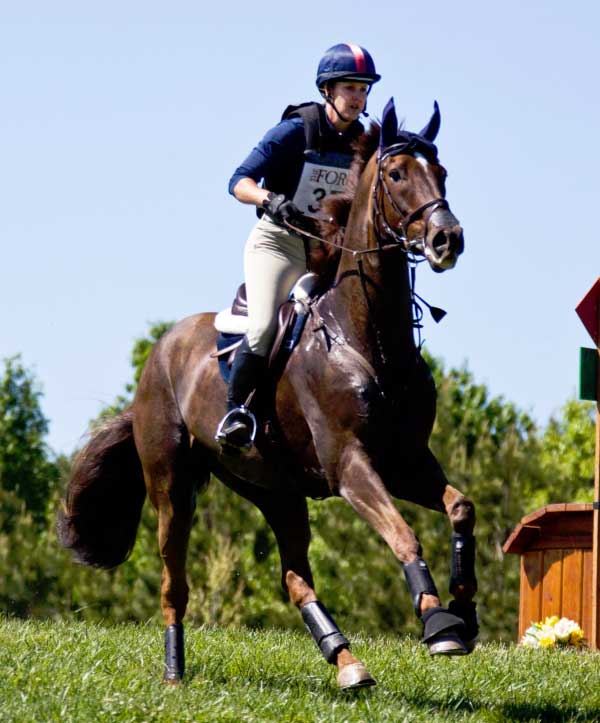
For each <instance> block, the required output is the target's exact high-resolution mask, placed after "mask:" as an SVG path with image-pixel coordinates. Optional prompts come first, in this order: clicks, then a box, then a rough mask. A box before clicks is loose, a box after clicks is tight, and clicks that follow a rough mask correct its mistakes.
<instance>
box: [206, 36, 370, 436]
mask: <svg viewBox="0 0 600 723" xmlns="http://www.w3.org/2000/svg"><path fill="white" fill-rule="evenodd" d="M380 77H381V76H380V75H378V74H377V73H376V72H375V64H374V62H373V59H372V58H371V55H370V54H369V53H368V52H367V50H365V49H364V48H362V47H360V46H359V45H354V44H353V43H339V44H338V45H334V46H333V47H331V48H329V49H328V50H327V51H326V52H325V54H324V55H323V57H322V58H321V61H320V62H319V67H318V69H317V78H316V84H317V88H318V89H319V92H320V93H321V95H322V97H323V99H324V103H323V104H319V103H303V104H302V105H300V106H288V108H287V109H286V110H285V112H284V114H283V117H282V120H281V121H280V122H279V123H278V125H276V126H275V127H274V128H272V129H271V130H269V131H268V132H267V133H266V134H265V136H264V137H263V139H262V140H261V141H259V143H258V145H257V146H256V147H255V148H254V149H253V150H252V152H251V153H250V155H249V156H248V157H247V158H246V160H245V161H243V163H242V164H241V166H239V168H237V170H236V171H235V173H234V174H233V176H232V177H231V180H230V182H229V191H230V193H232V194H233V195H234V196H235V198H237V200H238V201H240V202H241V203H247V204H253V205H255V206H256V207H257V214H258V216H259V221H258V222H257V223H256V225H255V226H254V228H253V230H252V231H251V233H250V236H249V238H248V240H247V242H246V247H245V250H244V277H245V282H246V296H247V302H248V331H247V333H246V336H245V338H244V340H243V342H242V344H241V346H240V348H239V349H238V352H237V354H236V356H235V360H234V363H233V367H232V369H231V376H230V380H229V389H228V394H227V410H228V415H229V416H228V417H226V418H224V419H223V421H222V423H221V425H220V427H222V429H221V430H220V432H219V433H218V434H217V439H218V441H220V442H225V443H227V444H231V445H233V446H236V447H243V446H248V445H249V441H250V433H251V420H250V418H249V415H248V414H247V413H246V410H245V407H244V403H245V402H246V400H247V398H248V395H249V394H250V393H251V392H252V390H253V389H255V388H256V387H257V385H258V384H259V383H260V380H261V377H262V376H263V375H264V373H265V371H266V367H267V355H268V352H269V349H270V347H271V343H272V341H273V337H274V335H275V332H276V328H277V309H278V308H279V306H280V305H281V304H282V303H283V302H284V301H285V300H286V298H287V297H288V294H289V293H290V291H291V289H292V287H293V286H294V283H295V282H296V281H297V280H298V279H299V278H300V276H302V275H303V274H304V273H306V256H305V247H304V240H303V238H302V237H301V236H299V235H298V234H297V233H294V232H293V231H292V230H290V229H289V228H288V227H286V224H287V223H288V222H289V223H291V224H292V225H294V226H297V225H298V224H299V223H301V220H302V217H303V216H309V217H313V218H316V217H317V216H318V214H319V202H320V201H321V200H322V199H323V198H324V197H325V196H327V195H329V194H331V193H336V192H340V191H342V190H343V187H344V183H345V180H346V177H347V170H348V168H349V167H350V163H351V160H352V155H353V150H352V143H353V141H355V140H356V139H357V138H358V136H359V135H360V134H361V133H362V132H363V130H364V129H363V126H362V124H361V123H360V122H359V120H358V118H359V116H360V115H361V113H364V112H365V108H366V104H367V96H368V94H369V91H370V89H371V86H372V85H373V83H376V82H377V81H378V80H379V79H380ZM261 181H262V185H260V186H259V183H260V182H261ZM233 410H235V413H232V414H230V413H231V412H232V411H233Z"/></svg>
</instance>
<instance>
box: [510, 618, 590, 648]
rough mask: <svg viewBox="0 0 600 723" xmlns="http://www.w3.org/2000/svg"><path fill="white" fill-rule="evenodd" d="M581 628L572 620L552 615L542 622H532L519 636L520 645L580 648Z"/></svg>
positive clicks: (581, 642) (581, 640) (581, 641)
mask: <svg viewBox="0 0 600 723" xmlns="http://www.w3.org/2000/svg"><path fill="white" fill-rule="evenodd" d="M583 644H584V643H583V630H582V629H581V628H580V627H579V625H577V623H576V622H573V620H569V619H568V618H560V619H559V617H558V615H553V616H552V617H550V618H546V619H545V620H544V622H539V623H532V624H531V625H530V626H529V627H528V628H527V630H526V631H525V635H523V637H522V638H521V645H526V646H527V647H529V648H566V647H568V646H572V647H575V648H580V647H581V646H582V645H583Z"/></svg>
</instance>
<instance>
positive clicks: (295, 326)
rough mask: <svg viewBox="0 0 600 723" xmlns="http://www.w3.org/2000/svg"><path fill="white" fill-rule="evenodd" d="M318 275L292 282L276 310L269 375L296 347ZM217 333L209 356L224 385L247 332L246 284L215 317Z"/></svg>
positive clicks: (304, 276) (281, 364)
mask: <svg viewBox="0 0 600 723" xmlns="http://www.w3.org/2000/svg"><path fill="white" fill-rule="evenodd" d="M318 285H319V276H318V275H317V274H315V273H312V272H309V273H306V274H304V275H303V276H301V277H300V278H299V279H298V281H297V282H296V283H295V285H294V287H293V289H292V290H291V292H290V295H289V297H288V299H287V300H286V301H284V302H283V304H282V305H281V306H280V307H279V311H278V314H277V332H276V334H275V339H274V341H273V344H272V346H271V351H270V352H269V359H268V369H269V373H270V375H271V376H273V375H275V374H276V373H277V372H279V371H281V370H282V369H283V367H284V366H285V363H286V362H287V359H288V357H289V355H290V354H291V352H292V350H293V349H294V348H295V346H296V345H297V343H298V341H299V340H300V337H301V335H302V331H303V330H304V325H305V324H306V319H307V317H308V313H309V303H310V301H311V300H312V299H313V298H315V296H316V295H317V290H318ZM214 324H215V329H216V330H217V331H218V332H219V336H218V337H217V349H216V351H214V352H212V354H211V355H210V356H211V357H212V358H213V359H214V358H217V359H218V360H219V370H220V372H221V376H222V377H223V380H224V381H225V383H228V382H229V373H230V370H231V365H232V364H233V360H234V358H235V354H236V351H237V349H238V347H239V346H240V344H241V343H242V339H243V338H244V334H245V333H246V332H247V330H248V301H247V298H246V284H241V285H240V287H239V288H238V290H237V293H236V295H235V298H234V300H233V303H232V304H231V307H230V308H229V309H224V310H223V311H220V312H219V313H218V314H217V316H216V317H215V322H214Z"/></svg>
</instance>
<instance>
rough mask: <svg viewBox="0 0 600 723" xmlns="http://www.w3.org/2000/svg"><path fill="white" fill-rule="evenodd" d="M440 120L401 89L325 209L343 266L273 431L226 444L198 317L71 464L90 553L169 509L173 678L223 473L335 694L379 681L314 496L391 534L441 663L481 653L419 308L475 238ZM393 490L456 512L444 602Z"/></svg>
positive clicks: (325, 238) (305, 335)
mask: <svg viewBox="0 0 600 723" xmlns="http://www.w3.org/2000/svg"><path fill="white" fill-rule="evenodd" d="M440 117H441V116H440V111H439V107H438V105H437V102H436V103H435V105H434V112H433V115H432V116H431V118H430V120H429V122H428V124H427V125H426V126H425V128H424V129H423V130H422V131H421V132H419V133H412V132H409V131H407V130H404V129H403V128H401V127H399V125H398V121H397V118H396V112H395V108H394V102H393V99H390V101H389V103H388V104H387V106H386V108H385V110H384V113H383V115H382V119H381V123H380V124H373V125H372V127H371V129H370V131H369V132H367V133H366V134H364V137H363V138H362V140H361V144H362V145H361V147H360V148H359V149H358V150H357V153H356V155H355V159H354V161H353V165H352V168H351V172H350V176H351V178H352V179H353V180H352V183H351V184H350V188H349V191H348V192H347V193H346V194H344V195H340V196H336V197H333V199H332V200H331V201H330V203H329V205H328V206H327V207H326V209H325V210H327V209H330V211H331V215H330V216H329V217H326V218H324V220H323V221H322V223H321V229H322V235H321V236H319V237H318V239H319V243H320V245H321V247H323V248H329V249H331V250H332V255H331V256H332V258H333V257H335V258H336V262H335V263H336V264H337V265H336V266H335V273H333V274H332V278H333V282H332V283H331V284H330V285H329V286H328V288H327V289H326V290H325V291H323V292H322V293H321V294H320V295H318V296H317V297H316V298H315V299H314V300H313V301H312V302H311V304H310V314H309V318H308V321H307V323H306V324H305V327H304V329H303V332H302V335H301V337H300V340H299V343H298V344H297V346H296V348H295V349H294V350H293V352H292V353H291V355H290V357H289V359H288V361H287V364H286V365H285V368H284V369H283V371H282V372H281V374H280V375H279V377H278V379H277V383H276V384H275V383H274V384H273V386H272V388H271V394H272V399H271V409H272V412H273V419H274V426H275V428H276V433H273V434H267V433H266V432H265V433H264V434H259V435H258V436H257V439H256V443H255V445H254V447H253V448H252V449H251V450H249V451H246V452H239V453H238V454H233V453H230V452H228V451H227V450H226V449H223V448H222V447H221V446H220V445H219V444H218V443H217V442H216V441H215V438H214V435H215V429H216V427H217V424H218V422H219V419H220V418H221V417H222V416H223V413H224V410H225V399H226V385H225V383H224V382H223V380H222V379H221V377H220V374H219V369H218V363H217V360H216V359H215V358H214V354H213V352H214V349H215V346H216V339H217V332H216V330H215V328H214V324H213V322H214V319H215V314H214V313H202V314H197V315H194V316H191V317H189V318H186V319H184V320H183V321H180V322H179V323H177V324H176V325H175V326H174V327H172V329H171V330H170V331H168V332H167V333H165V334H164V335H163V336H162V337H161V338H160V340H159V341H158V342H157V343H156V345H155V347H154V349H153V351H152V353H151V355H150V357H149V359H148V361H147V363H146V365H145V368H144V370H143V374H142V376H141V379H140V382H139V385H138V388H137V392H136V394H135V398H134V400H133V402H132V404H131V406H130V407H129V408H127V409H126V410H125V411H124V412H122V413H121V414H119V415H118V416H116V417H115V418H113V419H111V420H110V421H108V422H107V423H106V424H105V425H104V426H102V427H100V428H99V429H97V430H96V431H95V432H93V433H92V434H91V436H90V438H89V441H88V442H87V444H86V445H85V446H84V447H83V449H82V450H81V452H80V453H79V455H78V457H77V459H76V461H75V463H74V469H73V472H72V477H71V479H70V481H69V483H68V485H67V490H66V495H65V499H64V500H63V504H62V509H61V510H60V511H59V514H58V521H57V530H58V535H59V540H60V542H61V543H62V545H63V546H64V547H66V548H68V549H70V550H71V551H72V552H73V554H74V556H75V558H76V559H77V560H78V561H79V562H83V563H86V564H89V565H93V566H97V567H101V568H112V567H115V566H116V565H118V564H120V563H121V562H123V561H124V560H125V559H126V558H127V556H128V555H129V553H130V552H131V550H132V548H133V545H134V543H135V538H136V531H137V527H138V523H139V520H140V514H141V509H142V505H143V503H144V499H145V496H146V493H147V494H148V496H149V498H150V500H151V502H152V504H153V506H154V507H155V508H156V510H157V513H158V544H159V550H160V557H161V558H162V563H163V571H162V578H161V593H160V594H161V607H162V613H163V616H164V621H165V624H166V629H165V665H164V674H163V679H164V680H165V681H167V682H170V683H173V684H176V683H178V682H179V681H181V680H182V677H183V675H184V671H185V654H184V636H183V619H184V615H185V612H186V605H187V602H188V593H189V588H188V583H187V581H186V554H187V547H188V540H189V535H190V529H191V525H192V516H193V513H194V510H195V506H196V500H197V496H198V493H199V492H201V491H202V490H203V488H204V487H205V486H206V485H207V484H208V481H209V478H210V476H211V475H213V476H214V477H216V478H217V479H218V480H220V481H221V482H222V483H224V484H225V485H227V486H228V487H230V488H231V489H232V490H234V491H235V492H236V493H238V494H240V495H242V496H243V497H244V498H246V499H247V500H249V501H250V502H252V503H253V504H254V505H256V506H257V507H258V508H259V509H260V510H261V512H262V514H263V515H264V517H265V518H266V520H267V522H268V524H269V525H270V526H271V528H272V530H273V533H274V535H275V538H276V541H277V545H278V549H279V554H280V559H281V584H282V586H283V589H284V591H285V592H286V593H287V595H288V596H289V599H290V601H291V602H292V603H293V604H294V605H295V606H296V607H297V608H298V609H299V610H300V613H301V615H302V618H303V620H304V623H305V625H306V627H307V628H308V631H309V632H310V634H311V635H312V637H313V638H314V640H315V642H316V644H317V646H318V648H319V650H320V652H321V653H322V655H323V656H324V658H325V659H326V660H327V662H328V663H331V664H332V665H333V666H336V667H337V684H338V686H339V687H340V688H342V689H348V688H358V687H362V686H369V685H374V684H375V680H374V679H373V677H372V676H371V675H370V673H369V672H368V670H367V668H366V667H365V665H364V663H363V662H362V661H361V660H359V659H358V658H357V657H356V656H355V655H354V654H353V653H352V652H351V649H350V642H349V640H348V639H347V638H346V636H345V635H344V634H343V633H342V632H341V630H340V629H339V627H338V626H337V624H336V622H335V620H334V619H333V617H332V615H331V614H330V613H329V611H328V610H327V608H326V606H325V605H324V603H323V602H322V601H321V600H320V599H319V598H318V597H317V594H316V592H315V586H314V583H313V577H312V573H311V568H310V563H309V559H308V548H309V542H310V528H309V519H308V509H307V501H306V500H307V497H313V498H316V499H320V498H326V497H329V496H333V495H335V496H339V497H342V498H343V499H344V500H345V501H346V502H347V503H348V504H349V505H351V507H352V508H353V509H354V510H355V511H356V513H357V514H358V515H359V516H360V517H362V518H364V519H365V520H366V521H367V522H368V523H369V524H370V525H371V527H372V528H373V529H374V530H375V531H376V532H377V533H379V535H381V536H382V538H383V539H384V540H385V542H386V543H387V544H388V545H389V547H390V549H391V551H392V553H393V554H394V555H395V556H396V558H397V559H398V561H399V562H400V563H401V565H402V568H403V571H404V574H405V577H406V582H407V586H408V589H409V592H410V595H411V598H412V602H413V606H414V610H415V614H416V615H417V617H418V618H420V619H421V622H422V625H423V637H422V642H423V643H424V644H425V645H426V646H427V647H428V648H429V652H430V654H431V655H463V654H467V653H469V652H471V650H472V649H473V646H474V644H475V639H476V637H477V633H478V622H477V615H476V604H475V602H474V596H475V593H476V590H477V581H476V577H475V537H474V534H473V533H474V525H475V507H474V504H473V502H472V501H471V500H470V499H468V498H467V497H466V496H465V495H464V494H462V493H461V492H460V491H459V490H457V489H456V488H454V487H452V486H451V485H450V484H449V482H448V480H447V478H446V476H445V474H444V472H443V470H442V469H441V466H440V465H439V463H438V462H437V460H436V458H435V457H434V455H433V453H432V452H431V450H430V449H429V446H428V440H429V436H430V434H431V431H432V428H433V424H434V419H435V407H436V392H435V385H434V382H433V378H432V375H431V372H430V370H429V368H428V367H427V364H426V363H425V361H424V360H423V357H422V355H421V348H420V343H419V341H418V339H417V340H415V327H418V326H419V323H418V321H419V319H418V312H419V311H420V310H421V308H422V307H420V305H419V304H418V300H419V299H420V297H418V296H417V295H416V293H415V291H414V283H413V280H414V279H413V275H414V269H415V264H416V263H417V262H418V261H424V260H427V261H428V262H429V266H430V267H431V268H432V269H433V271H435V272H442V271H445V270H448V269H451V268H452V267H453V266H454V265H455V263H456V261H457V258H458V256H459V255H460V254H461V253H462V251H463V248H464V239H463V230H462V227H461V226H460V224H459V222H458V221H457V219H456V217H455V216H454V215H453V214H452V212H451V211H450V206H449V204H448V202H447V200H446V191H445V177H446V172H445V170H444V168H443V166H442V165H441V164H440V162H439V160H438V152H437V148H436V146H435V145H434V140H435V138H436V136H437V133H438V130H439V126H440ZM325 216H327V214H325ZM309 235H310V234H309ZM312 243H313V244H314V241H313V242H312ZM323 244H325V246H323ZM316 245H318V244H316ZM421 301H423V300H422V299H421ZM393 497H396V498H398V499H404V500H409V501H411V502H414V503H417V504H419V505H422V506H425V507H427V508H430V509H434V510H438V511H439V512H441V513H444V514H446V515H447V516H448V519H449V521H450V524H451V527H452V535H451V545H450V547H451V550H450V555H451V574H450V585H449V590H450V593H451V595H452V600H451V601H450V603H449V605H448V607H443V606H442V603H441V600H440V596H439V594H438V591H437V588H436V585H435V582H434V581H433V579H432V576H431V573H430V571H429V568H428V567H427V563H426V562H425V560H424V559H423V557H422V549H421V546H420V543H419V541H418V539H417V537H416V535H415V533H414V532H413V530H412V529H411V528H410V527H409V525H408V524H407V523H406V522H405V520H404V519H403V517H402V516H401V514H400V513H399V511H398V510H397V508H396V506H395V505H394V502H393Z"/></svg>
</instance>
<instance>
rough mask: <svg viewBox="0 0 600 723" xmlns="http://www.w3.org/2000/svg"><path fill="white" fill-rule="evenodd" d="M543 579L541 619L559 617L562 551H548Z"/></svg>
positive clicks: (545, 555) (545, 557)
mask: <svg viewBox="0 0 600 723" xmlns="http://www.w3.org/2000/svg"><path fill="white" fill-rule="evenodd" d="M542 554H543V555H544V564H543V572H542V575H543V579H542V614H541V618H540V619H543V618H546V617H549V616H551V615H559V614H560V609H561V604H562V557H563V553H562V550H546V551H545V552H543V553H542Z"/></svg>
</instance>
